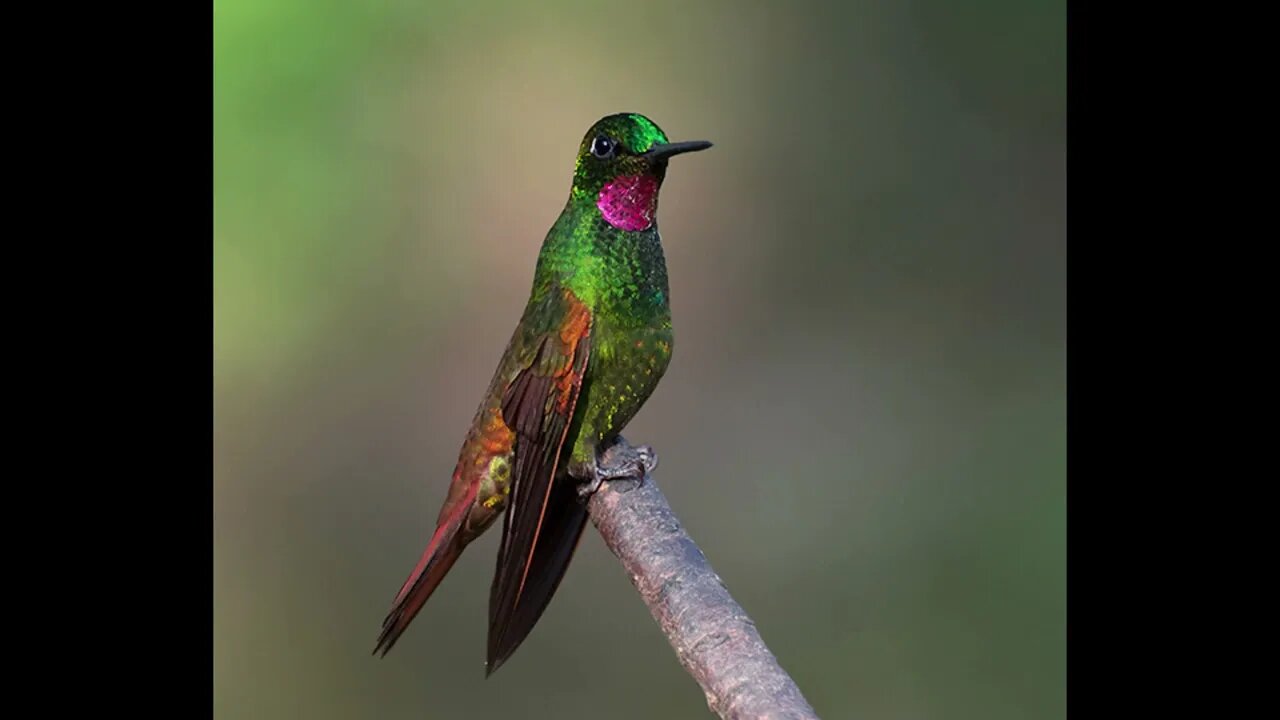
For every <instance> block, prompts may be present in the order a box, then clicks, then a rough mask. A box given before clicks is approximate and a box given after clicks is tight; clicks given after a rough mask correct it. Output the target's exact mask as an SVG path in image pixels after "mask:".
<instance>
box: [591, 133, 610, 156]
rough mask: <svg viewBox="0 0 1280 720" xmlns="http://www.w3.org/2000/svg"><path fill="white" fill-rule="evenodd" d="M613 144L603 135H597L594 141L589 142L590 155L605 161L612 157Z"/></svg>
mask: <svg viewBox="0 0 1280 720" xmlns="http://www.w3.org/2000/svg"><path fill="white" fill-rule="evenodd" d="M613 150H614V142H613V140H611V139H609V138H607V137H605V136H604V135H597V136H596V139H595V140H592V141H591V154H592V155H595V156H596V157H598V158H601V159H605V158H611V157H613Z"/></svg>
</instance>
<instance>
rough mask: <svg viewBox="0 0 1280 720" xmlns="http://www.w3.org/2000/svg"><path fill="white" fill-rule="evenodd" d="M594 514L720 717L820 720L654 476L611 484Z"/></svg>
mask: <svg viewBox="0 0 1280 720" xmlns="http://www.w3.org/2000/svg"><path fill="white" fill-rule="evenodd" d="M587 509H588V512H590V514H591V521H592V522H593V523H594V524H595V526H596V528H597V529H598V530H599V531H600V535H601V536H602V537H603V538H604V541H605V544H606V545H608V546H609V550H611V551H612V552H613V554H614V555H616V556H617V557H618V559H619V560H621V561H622V565H623V567H624V568H626V570H627V573H628V574H629V575H630V576H631V582H632V584H633V585H635V587H636V589H637V590H639V591H640V597H641V598H642V599H643V600H644V604H645V605H647V606H648V607H649V613H650V614H651V615H653V619H654V620H656V621H657V622H658V625H659V626H661V628H662V632H663V633H665V634H666V636H667V640H668V641H669V642H670V643H671V647H672V648H674V649H675V651H676V656H677V657H678V658H679V659H680V664H681V665H684V668H685V670H687V671H688V672H689V674H690V675H693V678H694V680H697V681H698V684H699V685H701V686H702V691H703V692H704V693H705V694H706V697H707V706H708V707H709V708H710V709H711V711H712V712H714V713H716V714H717V715H719V716H720V717H721V718H724V720H739V719H744V718H752V719H753V720H754V719H756V718H787V719H788V720H791V719H795V720H817V717H818V716H817V714H816V713H814V711H813V708H812V707H810V706H809V703H808V702H806V701H805V699H804V696H802V695H801V694H800V689H799V688H797V687H796V684H795V683H794V682H793V681H792V680H791V677H790V676H789V675H787V673H786V671H785V670H783V669H782V667H781V666H780V665H778V661H777V659H776V658H774V656H773V653H771V652H769V648H768V647H766V646H765V644H764V641H763V640H761V639H760V634H759V633H758V632H756V626H755V623H753V622H752V621H751V618H750V617H748V616H747V613H746V612H745V611H744V610H743V609H742V607H741V606H739V605H738V603H737V602H735V601H734V599H733V598H732V597H731V596H730V595H729V591H728V590H726V589H725V587H724V583H723V582H722V581H721V580H720V577H719V576H718V575H716V573H715V571H714V570H712V569H711V565H710V564H709V563H708V562H707V559H706V557H705V556H704V555H703V554H702V550H700V549H699V548H698V546H697V545H696V544H694V542H693V540H692V539H690V537H689V535H688V534H687V533H686V532H685V531H684V528H682V527H681V526H680V521H679V520H678V519H676V516H675V513H673V512H672V511H671V506H670V505H668V504H667V499H666V498H665V497H663V495H662V491H660V490H659V489H658V486H657V484H655V483H654V482H653V478H652V477H650V476H648V475H646V476H645V480H644V482H643V483H640V484H637V483H635V482H634V481H631V480H622V481H616V482H605V483H604V484H603V485H601V486H600V489H599V490H598V491H597V492H596V493H595V494H594V495H592V497H591V499H590V501H589V502H588V504H587Z"/></svg>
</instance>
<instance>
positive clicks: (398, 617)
mask: <svg viewBox="0 0 1280 720" xmlns="http://www.w3.org/2000/svg"><path fill="white" fill-rule="evenodd" d="M470 509H471V503H470V502H460V503H457V509H456V510H454V512H452V513H450V515H449V516H448V517H447V518H445V520H444V521H443V522H441V523H440V524H439V525H438V526H437V527H436V531H435V533H434V534H433V535H432V536H431V542H429V543H427V549H426V550H425V551H423V553H422V558H421V559H420V560H418V565H417V567H415V568H414V569H413V572H412V573H410V574H409V579H408V580H405V582H404V585H402V586H401V587H400V592H399V593H397V594H396V599H395V601H394V602H392V604H391V612H389V613H388V614H387V617H386V619H385V620H383V621H382V632H381V634H379V635H378V644H377V646H376V647H374V649H373V654H374V655H377V654H378V652H379V651H381V652H382V655H383V657H386V654H387V653H388V652H390V651H391V648H392V647H393V646H394V645H395V644H396V640H398V639H399V638H400V635H402V634H403V633H404V631H405V628H407V627H409V623H411V622H413V618H414V616H415V615H417V614H418V611H419V610H421V609H422V606H423V605H424V604H425V603H426V602H427V599H428V598H430V597H431V593H433V592H435V590H436V587H438V586H439V585H440V581H441V580H443V579H444V576H445V575H446V574H448V572H449V569H450V568H452V567H453V564H454V563H455V562H457V560H458V556H459V555H461V554H462V549H463V548H464V547H466V544H467V541H466V539H465V538H464V537H463V533H461V532H459V531H460V530H461V529H462V524H463V522H464V521H465V520H466V518H467V513H468V512H469V511H470Z"/></svg>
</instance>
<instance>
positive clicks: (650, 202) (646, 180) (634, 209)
mask: <svg viewBox="0 0 1280 720" xmlns="http://www.w3.org/2000/svg"><path fill="white" fill-rule="evenodd" d="M596 207H598V208H600V214H601V215H604V219H605V220H607V221H608V222H609V224H610V225H612V226H614V227H616V228H618V229H619V230H630V231H636V230H647V229H648V228H649V226H650V225H653V213H654V211H655V210H656V209H657V207H658V181H657V180H656V179H655V178H653V177H652V176H650V175H619V176H618V177H616V178H614V180H613V182H611V183H609V184H608V185H605V186H604V187H603V188H601V189H600V197H599V199H597V200H596Z"/></svg>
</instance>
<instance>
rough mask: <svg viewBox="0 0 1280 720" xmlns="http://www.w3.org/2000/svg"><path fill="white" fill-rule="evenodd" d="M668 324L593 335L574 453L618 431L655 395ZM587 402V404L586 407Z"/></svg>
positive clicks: (665, 360) (667, 350)
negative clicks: (613, 333) (625, 331)
mask: <svg viewBox="0 0 1280 720" xmlns="http://www.w3.org/2000/svg"><path fill="white" fill-rule="evenodd" d="M671 342H672V336H671V331H670V329H669V328H665V327H655V328H649V329H641V330H633V331H630V332H627V333H620V334H618V335H615V336H608V335H606V336H605V337H603V338H599V339H593V342H592V350H591V360H590V362H589V369H588V371H587V382H586V383H585V385H584V388H583V396H584V397H580V398H579V400H578V403H579V407H582V408H583V411H582V422H581V426H580V427H581V431H580V432H579V433H578V437H577V438H576V440H577V441H576V442H575V443H574V453H573V454H574V455H575V456H576V457H579V458H585V457H589V454H588V453H589V450H590V449H591V448H592V447H594V446H596V445H599V444H600V442H601V441H603V440H605V439H608V438H612V437H613V436H614V435H617V434H618V433H620V432H622V430H623V428H624V427H626V425H627V423H628V422H630V421H631V419H632V418H633V417H635V415H636V413H637V412H638V411H639V410H640V407H641V406H642V405H644V403H645V401H646V400H648V399H649V396H650V395H651V394H652V393H653V391H654V388H656V387H657V386H658V381H659V380H661V379H662V376H663V374H664V373H665V372H666V371H667V365H668V364H669V363H670V362H671ZM584 404H585V407H584Z"/></svg>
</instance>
